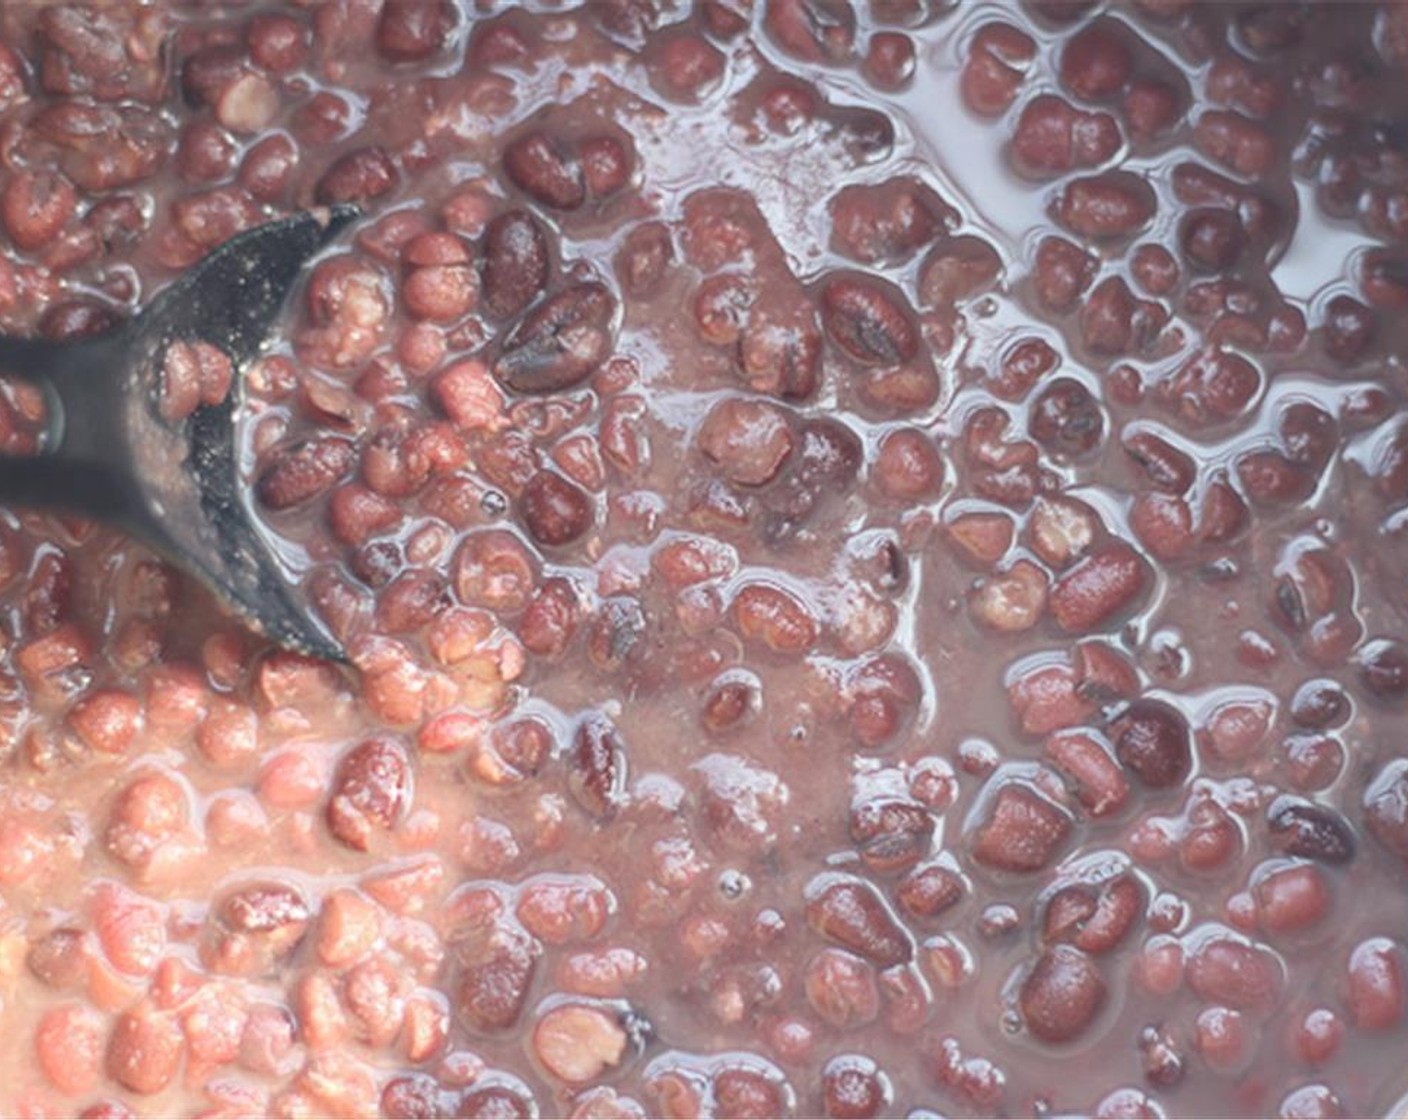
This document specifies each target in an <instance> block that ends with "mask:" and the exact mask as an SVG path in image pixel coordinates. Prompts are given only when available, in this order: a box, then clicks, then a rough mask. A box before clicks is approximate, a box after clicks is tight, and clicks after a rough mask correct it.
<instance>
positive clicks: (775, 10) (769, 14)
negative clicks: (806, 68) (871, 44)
mask: <svg viewBox="0 0 1408 1120" xmlns="http://www.w3.org/2000/svg"><path fill="white" fill-rule="evenodd" d="M763 26H764V27H765V28H766V29H767V32H768V34H769V35H770V36H772V38H773V39H774V40H775V41H776V42H777V44H778V46H780V47H781V48H782V49H783V50H784V51H786V52H787V53H788V54H790V55H793V56H794V57H796V58H799V59H801V60H802V61H803V62H842V61H844V60H845V59H847V58H848V57H849V56H850V54H851V51H852V49H853V48H854V45H855V35H856V16H855V12H853V11H852V10H851V5H850V3H849V0H767V2H766V5H765V7H764V16H763Z"/></svg>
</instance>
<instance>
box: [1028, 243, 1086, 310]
mask: <svg viewBox="0 0 1408 1120" xmlns="http://www.w3.org/2000/svg"><path fill="white" fill-rule="evenodd" d="M1097 267H1098V262H1097V261H1096V259H1095V257H1093V256H1092V255H1090V254H1089V253H1087V252H1086V251H1085V250H1084V249H1082V248H1080V246H1078V245H1074V244H1072V243H1071V242H1069V241H1066V240H1065V239H1064V238H1060V237H1044V238H1042V239H1041V242H1040V244H1038V245H1037V250H1036V261H1035V264H1034V268H1033V272H1032V284H1033V287H1034V288H1035V289H1036V295H1037V299H1038V300H1039V301H1040V302H1041V305H1042V306H1043V307H1044V308H1045V309H1046V310H1048V311H1051V312H1053V313H1055V314H1058V315H1059V314H1065V313H1066V312H1067V311H1070V310H1072V309H1073V308H1074V307H1075V305H1076V302H1077V301H1078V300H1079V299H1080V297H1081V295H1082V293H1084V292H1085V290H1086V289H1087V288H1089V287H1090V282H1091V281H1092V280H1093V279H1094V278H1095V271H1096V268H1097Z"/></svg>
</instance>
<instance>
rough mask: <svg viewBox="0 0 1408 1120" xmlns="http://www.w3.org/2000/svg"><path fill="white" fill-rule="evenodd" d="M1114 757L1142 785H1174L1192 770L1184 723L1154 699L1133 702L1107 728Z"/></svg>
mask: <svg viewBox="0 0 1408 1120" xmlns="http://www.w3.org/2000/svg"><path fill="white" fill-rule="evenodd" d="M1110 730H1111V735H1112V737H1113V739H1114V742H1115V756H1116V757H1117V758H1118V759H1119V760H1120V762H1121V763H1123V764H1124V766H1125V767H1126V768H1127V769H1129V770H1131V771H1133V772H1134V775H1135V777H1137V778H1138V779H1139V780H1140V781H1141V782H1142V783H1143V784H1144V785H1146V786H1148V787H1150V788H1152V789H1165V788H1167V787H1169V786H1174V785H1178V784H1179V783H1180V782H1182V781H1183V779H1184V778H1185V777H1187V775H1188V771H1189V770H1190V769H1191V767H1192V748H1191V745H1190V743H1189V732H1188V721H1187V720H1185V719H1184V718H1183V716H1182V715H1180V714H1179V713H1178V712H1177V711H1176V710H1175V709H1174V708H1172V707H1170V706H1169V705H1167V704H1165V703H1162V702H1161V701H1158V700H1136V701H1135V702H1134V703H1133V704H1131V705H1129V707H1128V708H1126V709H1125V710H1124V712H1123V713H1121V714H1120V716H1119V717H1118V718H1117V719H1116V720H1115V722H1114V723H1113V725H1112V726H1111V729H1110Z"/></svg>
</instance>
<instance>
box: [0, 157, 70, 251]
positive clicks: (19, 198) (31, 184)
mask: <svg viewBox="0 0 1408 1120" xmlns="http://www.w3.org/2000/svg"><path fill="white" fill-rule="evenodd" d="M76 202H77V192H75V191H74V189H73V184H72V183H70V182H69V181H68V179H67V178H66V177H65V176H64V175H63V174H61V173H59V172H50V173H43V172H35V171H21V172H19V173H17V174H15V175H14V176H12V177H11V178H10V181H9V182H8V183H7V184H6V185H5V190H4V193H3V195H0V219H3V222H4V226H5V232H6V233H8V234H9V235H10V240H12V241H13V242H14V243H15V245H16V247H17V248H20V249H23V250H25V251H26V252H32V251H34V250H36V249H39V248H41V247H43V246H44V245H46V244H48V243H49V242H50V241H52V240H53V239H54V238H55V237H57V236H58V234H59V231H60V230H62V229H63V228H64V226H66V225H67V224H68V221H69V219H70V218H72V217H73V213H74V207H75V204H76Z"/></svg>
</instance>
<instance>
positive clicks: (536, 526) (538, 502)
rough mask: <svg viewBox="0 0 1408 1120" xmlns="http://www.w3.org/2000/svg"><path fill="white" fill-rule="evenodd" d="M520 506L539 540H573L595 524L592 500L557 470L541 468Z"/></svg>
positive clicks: (556, 542) (553, 542) (552, 542)
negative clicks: (593, 522)
mask: <svg viewBox="0 0 1408 1120" xmlns="http://www.w3.org/2000/svg"><path fill="white" fill-rule="evenodd" d="M518 504H519V510H520V512H521V515H522V517H523V523H524V525H525V526H526V528H527V529H528V532H529V534H530V535H531V536H532V538H533V539H534V540H535V541H537V542H538V543H539V544H542V545H547V546H549V547H556V546H559V545H564V544H571V543H572V542H573V541H575V540H577V539H578V538H579V537H581V536H582V535H583V534H584V533H585V532H587V530H588V529H590V528H591V527H592V521H593V509H592V500H591V498H590V497H589V496H588V495H587V494H586V492H585V491H583V490H582V488H581V487H579V486H577V485H576V483H573V482H569V481H568V480H567V479H566V478H564V477H563V476H562V475H560V474H558V473H557V472H556V471H539V472H538V473H537V474H535V475H534V476H533V477H532V478H531V479H529V480H528V484H527V485H526V486H525V487H524V488H523V493H522V495H521V496H520V497H519V502H518Z"/></svg>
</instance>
